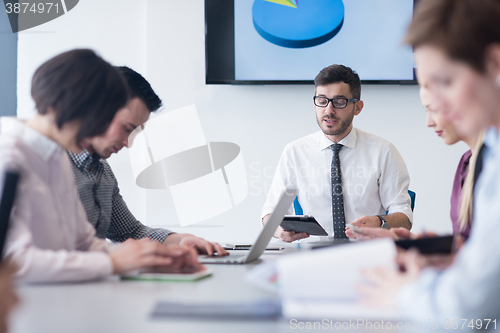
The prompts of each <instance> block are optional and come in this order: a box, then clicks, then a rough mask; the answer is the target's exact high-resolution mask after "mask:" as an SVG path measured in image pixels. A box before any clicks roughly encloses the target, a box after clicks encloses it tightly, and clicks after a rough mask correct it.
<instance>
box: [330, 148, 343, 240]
mask: <svg viewBox="0 0 500 333" xmlns="http://www.w3.org/2000/svg"><path fill="white" fill-rule="evenodd" d="M342 147H343V145H341V144H333V145H331V146H330V148H332V151H333V158H332V214H333V232H334V237H335V239H337V238H347V236H346V234H345V216H344V193H343V190H342V173H341V171H340V158H339V152H340V149H342Z"/></svg>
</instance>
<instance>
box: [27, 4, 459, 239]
mask: <svg viewBox="0 0 500 333" xmlns="http://www.w3.org/2000/svg"><path fill="white" fill-rule="evenodd" d="M203 3H204V1H203V0H189V1H175V0H148V1H146V0H143V1H140V0H120V1H118V0H107V1H98V0H85V1H80V3H79V4H78V6H77V7H75V9H73V10H72V11H71V12H69V13H68V14H66V15H64V16H63V17H61V18H59V19H57V20H55V21H53V22H50V23H47V24H45V25H43V26H41V27H38V28H35V30H36V31H30V32H26V33H21V34H20V36H19V70H18V74H19V86H18V98H19V103H18V105H19V115H20V116H22V117H27V116H29V115H30V114H32V112H33V111H32V109H33V103H32V102H31V100H30V97H29V80H30V77H31V75H32V73H33V71H34V70H35V69H36V67H37V66H38V65H40V64H41V63H42V62H43V61H44V60H46V59H48V58H49V57H51V56H53V55H55V54H57V53H59V52H61V51H63V50H68V49H71V48H74V47H91V48H94V49H96V50H97V51H98V52H99V53H100V54H101V55H102V56H103V57H105V58H106V59H108V60H109V61H111V62H113V63H114V64H126V65H128V66H130V67H132V68H134V69H136V70H137V71H139V72H141V73H142V74H144V75H145V77H146V78H147V79H148V80H149V81H150V83H151V84H152V86H153V88H154V89H155V90H156V92H157V93H158V94H159V95H160V97H161V98H162V99H163V101H164V106H165V110H166V111H168V110H173V109H175V108H178V107H181V106H185V105H188V104H191V103H196V105H197V107H198V112H199V114H200V118H201V122H202V126H203V129H204V131H205V136H206V138H207V140H208V141H229V142H234V143H237V144H238V145H240V147H241V149H242V154H243V158H244V160H245V164H246V167H247V174H248V178H249V190H250V193H249V196H248V197H247V198H246V199H245V201H243V203H241V204H240V205H239V206H237V207H236V208H235V209H233V210H231V211H229V212H226V213H224V214H222V215H219V216H217V217H215V218H212V219H210V220H207V221H205V222H202V223H200V224H199V225H196V226H192V227H186V228H180V227H179V223H178V222H177V217H176V215H175V211H174V209H173V204H172V201H171V200H170V197H169V193H168V191H166V190H149V191H148V190H143V189H140V188H138V187H137V186H135V183H134V180H133V177H132V172H131V169H130V164H129V162H128V152H127V151H122V152H120V153H119V154H117V155H116V156H113V157H112V158H111V159H110V163H111V165H112V167H113V169H114V171H115V173H116V175H117V178H118V181H119V183H120V186H121V190H122V194H123V195H124V197H125V200H126V201H127V203H128V204H129V207H130V208H131V210H132V212H133V213H134V214H135V215H136V216H137V217H138V218H139V219H141V220H142V221H144V222H145V223H146V224H150V225H162V226H168V227H170V228H172V229H175V230H176V231H180V232H190V233H194V234H196V235H199V236H202V237H207V238H210V239H213V240H216V241H221V242H226V241H227V242H230V241H235V242H250V241H253V240H254V239H255V237H256V235H257V233H258V232H259V230H260V224H259V223H260V222H259V216H260V208H261V207H262V204H263V203H264V200H265V194H266V186H269V184H270V182H271V179H272V174H273V172H274V168H275V166H276V164H277V162H278V159H279V156H280V154H281V151H282V149H283V147H284V146H285V145H286V144H287V143H288V142H290V141H292V140H294V139H296V138H299V137H301V136H304V135H307V134H309V133H311V132H314V131H316V130H317V128H318V127H317V124H316V121H315V116H314V110H313V108H312V106H311V98H312V94H313V87H312V86H308V85H300V86H299V85H295V86H285V85H283V86H207V85H205V84H204V75H205V72H204V70H205V68H204V66H205V58H204V50H205V45H204V6H203ZM42 31H43V32H42ZM362 98H363V100H364V101H365V109H364V110H363V112H362V113H361V114H360V115H359V116H358V117H357V118H355V126H357V127H359V128H361V129H362V130H365V131H368V132H371V133H374V134H377V135H379V136H381V137H384V138H386V139H388V140H389V141H391V142H392V143H394V145H395V146H396V147H397V148H398V150H399V151H400V153H401V154H402V156H403V158H404V159H405V161H406V164H407V166H408V169H409V172H410V176H411V185H410V188H411V189H412V190H414V191H416V192H417V200H416V210H415V223H414V228H415V230H417V231H418V230H422V229H423V228H425V229H426V230H434V231H437V232H449V231H451V224H450V219H449V208H450V204H449V198H450V193H451V185H452V181H453V177H454V172H455V169H456V165H457V164H458V160H459V158H460V156H461V154H462V153H463V152H464V151H465V150H466V147H465V145H463V144H458V145H456V146H454V147H446V146H445V145H444V144H443V143H442V141H441V139H439V138H438V137H437V136H436V135H435V134H434V133H433V131H432V130H430V129H427V128H426V127H425V126H424V122H425V112H424V110H423V108H422V107H421V106H420V101H419V98H418V87H416V86H390V85H376V86H373V85H371V86H367V85H365V86H363V88H362Z"/></svg>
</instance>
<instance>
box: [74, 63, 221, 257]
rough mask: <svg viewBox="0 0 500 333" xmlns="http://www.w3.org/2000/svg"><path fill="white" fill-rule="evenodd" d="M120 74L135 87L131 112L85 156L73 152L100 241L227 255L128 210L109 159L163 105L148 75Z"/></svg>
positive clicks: (213, 245)
mask: <svg viewBox="0 0 500 333" xmlns="http://www.w3.org/2000/svg"><path fill="white" fill-rule="evenodd" d="M117 70H118V71H119V72H121V73H122V74H123V75H124V77H125V79H126V81H127V82H128V84H129V88H130V95H131V99H130V101H129V103H128V105H127V107H126V108H123V109H122V110H120V111H118V112H117V113H116V115H115V117H114V118H113V121H112V123H111V125H110V126H109V127H108V129H107V131H106V133H105V134H104V135H102V136H99V137H94V138H91V139H87V140H85V142H84V143H83V144H82V146H83V147H84V148H86V150H84V151H83V152H82V153H80V154H73V153H71V152H69V151H68V154H69V157H70V160H71V162H72V166H73V173H74V176H75V184H76V187H77V190H78V194H79V196H80V200H81V201H82V203H83V206H84V208H85V211H86V212H87V218H88V220H89V221H90V223H92V225H93V226H94V227H95V228H96V236H97V237H99V238H108V239H110V240H111V241H114V242H123V241H125V240H127V239H129V238H132V239H141V238H144V237H148V238H150V239H152V240H156V241H158V242H162V243H163V244H165V245H180V246H188V247H192V248H195V249H197V250H198V252H199V253H207V254H208V255H212V254H213V253H214V252H217V253H218V254H219V255H226V254H227V251H225V250H224V249H223V248H222V247H221V246H220V245H219V244H217V243H213V242H208V241H206V240H204V239H203V238H199V237H196V236H194V235H190V234H178V233H173V232H171V231H169V230H166V229H159V228H150V227H147V226H145V225H144V224H142V223H141V222H139V221H137V219H136V218H135V217H134V216H133V215H132V213H131V212H130V211H129V209H128V208H127V205H126V204H125V201H124V200H123V198H122V196H121V195H120V189H119V187H118V182H117V180H116V178H115V175H114V174H113V171H112V170H111V167H110V166H109V164H108V162H106V159H107V158H109V157H110V156H111V154H112V153H118V151H120V149H122V148H123V147H125V146H127V145H128V137H129V134H130V133H131V132H132V131H133V130H134V129H135V128H136V127H138V126H140V125H142V124H143V123H145V122H146V121H147V120H148V118H149V115H150V113H151V112H153V111H156V110H158V109H159V108H160V106H161V100H160V98H159V97H158V96H157V95H156V94H155V92H154V91H153V89H152V88H151V85H150V84H149V83H148V82H147V81H146V79H144V77H142V75H140V74H139V73H137V72H135V71H134V70H132V69H130V68H128V67H117Z"/></svg>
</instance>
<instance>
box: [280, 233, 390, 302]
mask: <svg viewBox="0 0 500 333" xmlns="http://www.w3.org/2000/svg"><path fill="white" fill-rule="evenodd" d="M395 257H396V246H395V245H394V241H392V240H391V239H378V240H373V241H365V242H353V243H349V244H345V245H337V246H333V247H331V248H325V249H318V250H312V251H305V252H299V253H297V254H290V255H286V256H283V258H282V259H280V260H278V263H277V265H278V278H279V285H280V293H281V295H282V297H283V298H285V297H287V298H289V297H291V298H295V299H312V300H326V301H332V300H337V301H347V302H349V301H351V302H352V301H355V300H356V299H358V298H359V296H358V294H357V292H356V286H357V285H359V284H361V283H362V282H363V278H362V271H363V270H365V269H373V268H375V267H389V268H394V269H395V267H396V264H395Z"/></svg>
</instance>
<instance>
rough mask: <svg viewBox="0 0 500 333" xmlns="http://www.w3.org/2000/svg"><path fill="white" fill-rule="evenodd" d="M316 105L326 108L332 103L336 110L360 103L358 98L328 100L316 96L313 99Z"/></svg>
mask: <svg viewBox="0 0 500 333" xmlns="http://www.w3.org/2000/svg"><path fill="white" fill-rule="evenodd" d="M313 101H314V105H316V106H317V107H320V108H326V107H327V106H328V103H330V102H332V105H333V107H334V108H336V109H343V108H345V107H346V106H347V103H349V102H353V103H356V102H357V101H359V99H357V98H343V97H335V98H326V97H322V96H314V97H313Z"/></svg>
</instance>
